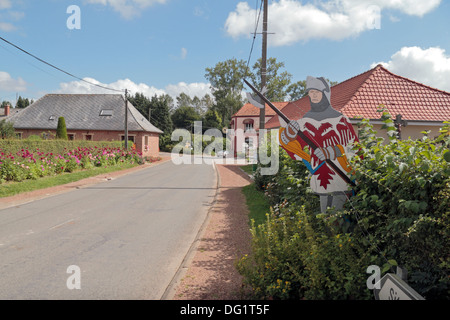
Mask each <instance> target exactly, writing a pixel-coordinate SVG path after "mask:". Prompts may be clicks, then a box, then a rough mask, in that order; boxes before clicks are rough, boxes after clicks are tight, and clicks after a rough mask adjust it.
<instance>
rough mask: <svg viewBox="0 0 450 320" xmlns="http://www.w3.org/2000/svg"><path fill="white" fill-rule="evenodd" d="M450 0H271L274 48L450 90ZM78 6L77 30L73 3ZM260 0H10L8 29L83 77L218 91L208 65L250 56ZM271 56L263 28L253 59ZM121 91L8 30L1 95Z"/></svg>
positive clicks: (351, 71)
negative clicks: (378, 67) (72, 24)
mask: <svg viewBox="0 0 450 320" xmlns="http://www.w3.org/2000/svg"><path fill="white" fill-rule="evenodd" d="M449 2H450V1H444V0H429V1H422V0H396V1H388V0H372V1H369V0H322V1H317V0H316V1H298V0H276V1H275V0H269V32H273V33H274V34H271V35H269V48H268V56H269V57H275V58H277V60H278V61H280V62H284V63H285V69H286V71H288V72H290V73H291V74H292V75H293V78H292V80H293V81H298V80H304V79H306V77H307V76H308V75H313V76H325V77H327V78H328V79H330V80H333V81H343V80H346V79H348V78H350V77H353V76H355V75H357V74H360V73H362V72H364V71H367V70H369V69H370V68H372V67H373V66H374V64H376V63H383V64H384V65H385V66H386V67H387V68H388V69H389V70H391V71H392V72H394V73H396V74H399V75H402V76H406V77H409V78H411V79H414V80H416V81H419V82H422V83H425V84H427V85H430V86H432V87H436V88H438V89H442V90H446V91H450V20H449V19H448V16H449V14H450V3H449ZM71 5H76V6H78V7H79V8H80V13H81V15H80V26H81V29H72V30H71V29H69V28H68V27H67V20H68V19H69V18H70V17H71V13H67V8H68V7H69V6H71ZM259 7H260V0H248V1H234V0H226V1H219V0H78V1H77V0H67V1H66V0H44V1H35V0H17V1H16V0H0V36H1V37H3V38H5V39H7V40H8V41H10V42H12V43H14V44H16V45H18V46H20V47H21V48H23V49H25V50H27V51H29V52H31V53H32V54H34V55H36V56H38V57H40V58H42V59H44V60H46V61H48V62H49V63H52V64H54V65H56V66H58V67H59V68H61V69H64V70H66V71H68V72H70V73H72V74H74V75H76V76H78V77H80V78H85V79H87V80H88V81H92V82H95V83H99V84H101V85H105V86H108V87H111V88H115V89H125V88H127V89H128V90H130V91H131V92H132V93H135V92H143V93H144V94H146V95H147V96H152V95H154V94H162V93H168V94H170V95H172V96H176V95H178V94H179V93H181V92H185V93H187V94H189V95H191V96H194V95H197V96H199V97H201V96H203V95H204V94H206V93H209V92H210V91H209V84H208V82H207V80H206V78H205V69H206V68H208V67H214V66H215V64H216V63H218V62H220V61H225V60H227V59H231V58H236V59H242V60H245V61H246V60H247V59H248V57H249V53H250V47H251V44H252V37H251V35H250V33H251V32H252V31H253V30H254V28H255V18H256V14H257V12H258V11H257V9H259ZM260 56H261V36H258V37H257V39H256V42H255V48H254V51H253V54H252V56H251V61H250V62H251V64H253V63H254V62H255V61H256V59H258V58H259V57H260ZM47 93H111V92H108V91H105V90H103V89H100V88H98V87H93V86H90V85H88V84H86V83H83V82H80V81H78V80H77V79H74V78H71V77H69V76H67V75H65V74H63V73H60V72H58V71H56V70H54V69H52V68H50V67H48V66H46V65H44V64H42V63H41V62H38V61H36V60H34V59H33V58H31V57H29V56H27V55H25V54H24V53H22V52H20V51H18V50H17V49H15V48H13V47H11V46H10V45H8V44H6V43H4V42H3V41H0V101H2V100H9V101H11V102H13V103H14V102H15V98H16V94H18V95H21V96H22V97H28V98H33V99H38V98H40V97H41V96H43V95H44V94H47Z"/></svg>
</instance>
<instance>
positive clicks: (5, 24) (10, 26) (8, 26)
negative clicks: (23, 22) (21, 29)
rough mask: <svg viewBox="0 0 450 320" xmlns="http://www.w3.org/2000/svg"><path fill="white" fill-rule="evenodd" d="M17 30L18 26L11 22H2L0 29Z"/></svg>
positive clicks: (5, 30)
mask: <svg viewBox="0 0 450 320" xmlns="http://www.w3.org/2000/svg"><path fill="white" fill-rule="evenodd" d="M14 30H16V27H15V26H14V25H13V24H11V23H9V22H0V31H4V32H9V31H14Z"/></svg>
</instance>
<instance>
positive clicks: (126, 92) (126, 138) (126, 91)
mask: <svg viewBox="0 0 450 320" xmlns="http://www.w3.org/2000/svg"><path fill="white" fill-rule="evenodd" d="M124 139H125V149H126V150H128V89H125V138H124Z"/></svg>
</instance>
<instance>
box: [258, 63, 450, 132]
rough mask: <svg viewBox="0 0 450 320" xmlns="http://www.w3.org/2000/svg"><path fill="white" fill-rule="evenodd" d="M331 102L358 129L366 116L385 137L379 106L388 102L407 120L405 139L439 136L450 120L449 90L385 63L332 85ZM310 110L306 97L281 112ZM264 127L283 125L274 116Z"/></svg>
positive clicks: (296, 114)
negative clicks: (394, 70) (412, 77)
mask: <svg viewBox="0 0 450 320" xmlns="http://www.w3.org/2000/svg"><path fill="white" fill-rule="evenodd" d="M331 105H332V106H333V108H335V109H336V110H338V111H339V112H341V113H343V114H344V115H346V116H347V117H348V118H350V120H351V122H352V123H353V125H354V126H355V130H357V128H356V123H358V121H359V120H358V119H359V118H361V117H363V118H365V119H369V120H370V122H371V124H373V125H374V129H375V130H376V131H378V132H379V134H380V135H382V136H383V135H384V134H383V133H381V131H382V130H381V125H382V123H381V121H380V117H381V114H380V113H379V112H377V109H378V108H379V106H380V105H385V106H386V108H387V110H388V111H389V113H390V114H391V116H392V117H393V118H394V119H395V118H396V117H397V116H398V115H401V119H402V120H405V121H406V122H407V125H406V126H403V127H402V128H401V136H402V139H408V138H409V137H410V138H412V139H418V138H421V137H422V136H423V134H422V133H421V132H422V131H425V130H429V131H431V132H430V134H429V136H430V137H434V136H437V135H439V128H440V127H442V125H443V122H444V121H448V120H450V93H448V92H445V91H442V90H438V89H435V88H431V87H429V86H426V85H424V84H421V83H418V82H416V81H413V80H410V79H408V78H405V77H401V76H398V75H396V74H394V73H392V72H390V71H388V70H387V69H386V68H384V67H383V66H382V65H377V66H376V67H375V68H373V69H371V70H368V71H366V72H364V73H362V74H360V75H357V76H355V77H353V78H350V79H348V80H346V81H343V82H341V83H339V84H337V85H335V86H333V87H331ZM309 109H310V104H309V98H308V97H303V98H301V99H299V100H297V101H292V102H290V103H288V104H287V105H286V106H285V107H284V108H283V109H282V112H283V113H284V114H285V115H286V116H287V117H288V118H289V119H299V118H301V117H303V115H304V114H305V113H306V112H308V111H309ZM265 127H266V129H273V128H278V127H280V123H279V119H278V117H272V118H271V119H270V120H269V121H267V122H266V124H265ZM384 136H385V135H384Z"/></svg>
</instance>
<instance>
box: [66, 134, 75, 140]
mask: <svg viewBox="0 0 450 320" xmlns="http://www.w3.org/2000/svg"><path fill="white" fill-rule="evenodd" d="M67 138H68V139H69V140H75V133H68V134H67Z"/></svg>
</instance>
